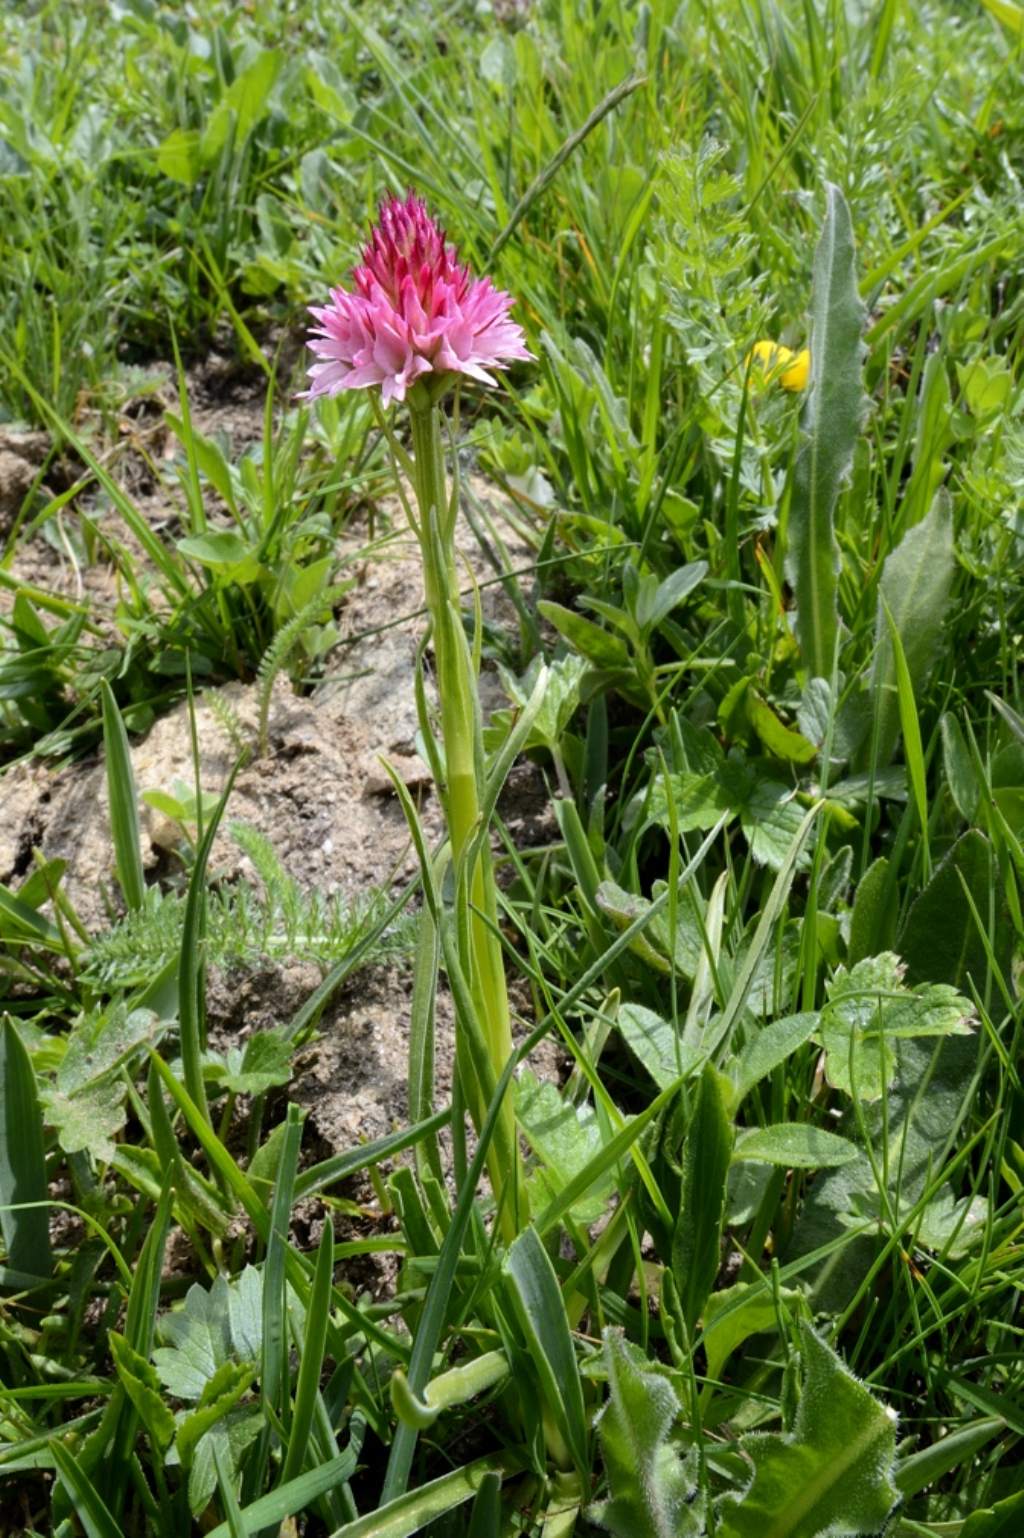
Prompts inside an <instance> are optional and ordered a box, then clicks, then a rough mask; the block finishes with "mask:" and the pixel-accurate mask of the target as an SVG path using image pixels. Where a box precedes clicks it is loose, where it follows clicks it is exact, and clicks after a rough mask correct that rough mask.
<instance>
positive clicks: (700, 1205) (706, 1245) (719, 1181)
mask: <svg viewBox="0 0 1024 1538" xmlns="http://www.w3.org/2000/svg"><path fill="white" fill-rule="evenodd" d="M731 1090H732V1086H731V1085H730V1084H729V1082H728V1080H727V1079H724V1078H723V1077H722V1075H721V1074H720V1073H718V1071H717V1069H715V1068H713V1067H712V1065H711V1064H710V1063H708V1064H707V1065H706V1066H705V1068H704V1072H703V1075H702V1076H701V1081H700V1085H699V1087H698V1090H697V1096H696V1104H695V1106H694V1110H693V1116H692V1117H691V1119H690V1125H689V1126H688V1128H687V1129H686V1142H685V1144H684V1146H683V1178H682V1189H681V1193H680V1196H681V1200H680V1206H679V1214H678V1217H677V1219H676V1226H675V1230H674V1232H673V1235H672V1270H673V1273H674V1275H675V1280H676V1287H677V1289H678V1293H679V1300H680V1303H681V1305H682V1310H683V1317H684V1319H685V1320H686V1327H687V1329H688V1330H689V1331H690V1332H691V1333H692V1332H693V1330H694V1328H695V1326H696V1324H697V1320H698V1319H699V1318H700V1315H701V1313H702V1312H703V1309H704V1304H705V1303H706V1302H707V1299H708V1296H709V1294H710V1292H711V1289H712V1287H713V1286H714V1284H715V1277H716V1276H717V1275H718V1268H719V1265H720V1264H721V1253H722V1224H723V1222H724V1219H725V1196H726V1183H727V1181H728V1177H729V1165H730V1163H731V1160H732V1145H733V1126H732V1118H731V1117H730V1115H729V1101H730V1099H731Z"/></svg>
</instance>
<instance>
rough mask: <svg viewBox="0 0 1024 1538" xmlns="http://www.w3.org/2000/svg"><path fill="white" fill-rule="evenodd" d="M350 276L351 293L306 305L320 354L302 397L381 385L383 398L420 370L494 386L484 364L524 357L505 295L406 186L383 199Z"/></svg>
mask: <svg viewBox="0 0 1024 1538" xmlns="http://www.w3.org/2000/svg"><path fill="white" fill-rule="evenodd" d="M352 279H353V282H354V284H355V291H354V292H350V291H348V290H347V289H343V288H334V289H331V293H330V303H329V304H328V305H325V306H324V307H322V308H311V309H310V314H311V315H312V316H313V318H314V320H315V321H316V323H317V324H316V325H315V326H314V328H313V331H312V334H311V336H310V341H309V346H310V348H311V349H312V351H313V352H314V353H315V354H316V356H317V359H318V360H319V361H318V362H317V363H315V364H314V365H313V367H312V368H311V369H310V370H309V377H310V381H311V383H310V388H309V389H308V390H307V391H306V392H305V395H306V397H307V398H308V399H315V398H316V397H317V396H318V395H337V394H339V393H340V391H342V390H359V389H365V388H370V387H373V386H376V385H379V386H380V388H381V394H382V397H383V399H384V402H385V404H387V403H388V402H389V401H392V400H398V401H400V400H404V399H405V393H406V391H407V390H408V389H409V388H410V386H412V385H413V384H415V382H416V380H417V379H419V378H421V377H422V376H424V375H435V376H445V375H454V374H468V375H469V376H470V377H471V378H473V379H478V380H480V381H481V383H483V384H494V382H495V381H494V378H493V376H492V375H491V374H490V373H488V372H487V371H488V369H494V368H504V367H505V366H506V365H507V364H508V363H510V362H512V361H513V360H514V359H517V358H529V357H531V354H530V353H529V352H528V351H527V349H526V345H525V343H524V340H523V332H522V327H520V326H518V325H517V324H516V323H515V321H513V320H510V319H509V315H508V312H509V310H510V309H511V307H512V303H513V301H512V298H511V296H510V295H509V294H506V293H503V292H502V291H501V290H500V289H496V288H495V287H494V285H493V283H492V282H491V280H490V278H474V277H473V276H472V274H471V273H470V271H469V268H468V267H465V266H463V265H462V264H461V263H460V262H459V259H458V253H457V252H456V250H455V247H454V246H450V245H448V243H447V241H446V239H445V235H444V231H443V230H442V229H441V228H440V227H439V226H438V225H437V224H436V223H435V222H434V220H433V219H432V218H431V217H430V215H429V214H428V213H427V210H426V207H425V205H424V203H423V202H422V200H421V199H420V198H418V197H416V196H415V195H414V194H413V193H410V194H409V196H408V197H407V198H406V199H405V200H404V201H402V200H400V199H398V198H390V199H388V200H387V201H386V202H385V203H383V204H382V205H381V210H380V216H379V218H378V221H377V224H376V225H375V227H374V229H373V230H372V232H371V235H370V239H369V242H368V243H367V245H366V247H365V249H364V251H363V260H362V264H361V265H360V266H358V267H357V268H356V269H355V271H354V272H353V274H352ZM439 382H440V381H439Z"/></svg>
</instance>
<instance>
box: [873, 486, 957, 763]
mask: <svg viewBox="0 0 1024 1538" xmlns="http://www.w3.org/2000/svg"><path fill="white" fill-rule="evenodd" d="M952 581H953V510H952V505H951V503H950V500H949V495H948V493H947V492H946V491H944V490H943V491H940V492H939V493H938V495H937V496H936V498H935V501H934V502H933V503H932V507H931V511H930V512H929V514H928V516H927V518H924V519H923V520H922V521H921V522H920V523H918V524H916V525H915V526H914V528H912V529H910V530H909V531H908V532H907V533H906V534H904V536H903V538H902V539H901V540H900V543H899V544H898V545H897V546H896V549H895V550H893V551H892V552H891V554H890V555H889V556H888V558H887V560H886V563H885V566H884V567H883V569H882V579H881V582H880V584H879V589H880V591H879V599H878V618H877V620H876V622H875V660H874V666H873V667H872V670H871V697H872V703H873V706H874V710H875V713H876V715H877V719H878V726H877V728H876V734H877V735H876V740H877V744H878V749H877V758H876V762H877V763H878V764H887V763H888V762H889V760H890V758H891V757H892V754H893V749H894V748H895V746H896V739H897V737H898V736H899V729H900V719H899V706H898V703H897V698H896V661H895V658H894V656H893V645H892V637H891V635H890V632H889V624H888V621H887V619H886V616H885V608H884V607H883V600H884V604H885V605H887V606H888V609H889V613H890V614H891V615H892V621H893V624H894V625H895V627H896V632H897V634H898V636H899V638H900V641H901V642H902V645H903V654H904V656H905V657H906V660H907V671H908V672H909V674H910V682H911V683H912V684H913V686H914V694H915V696H916V697H920V693H921V690H922V688H923V687H924V685H925V684H926V683H927V681H928V675H929V673H930V671H931V667H932V663H933V662H934V660H935V652H936V649H937V647H938V644H939V637H940V635H941V633H942V622H943V620H944V619H945V617H946V610H947V607H948V604H949V589H950V585H951V583H952ZM873 735H875V734H871V733H869V735H868V737H867V739H866V741H865V744H864V752H865V753H866V754H867V755H870V754H871V752H872V736H873Z"/></svg>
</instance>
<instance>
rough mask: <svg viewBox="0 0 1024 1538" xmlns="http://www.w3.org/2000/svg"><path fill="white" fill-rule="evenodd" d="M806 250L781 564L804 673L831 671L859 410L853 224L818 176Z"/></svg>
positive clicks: (860, 319) (834, 191)
mask: <svg viewBox="0 0 1024 1538" xmlns="http://www.w3.org/2000/svg"><path fill="white" fill-rule="evenodd" d="M826 198H827V203H826V212H825V223H824V226H823V228H822V232H821V239H820V241H819V242H818V248H817V251H816V252H815V255H814V291H813V296H812V312H811V342H810V347H811V383H810V388H809V390H808V395H807V406H806V410H805V414H804V420H803V442H802V443H801V446H800V450H799V452H798V454H797V460H796V466H795V469H794V472H793V491H792V496H791V499H790V506H789V525H788V541H789V549H788V554H787V570H788V573H789V579H790V582H791V584H792V587H793V591H794V593H795V594H796V601H797V624H796V630H797V638H798V640H799V642H800V650H801V652H802V654H803V659H804V664H805V666H806V667H807V670H808V672H809V673H810V675H811V677H817V678H831V677H832V662H833V654H834V652H835V645H836V637H837V634H838V628H839V615H838V610H837V603H836V575H837V570H838V548H837V545H836V539H835V533H834V530H833V523H832V519H833V513H834V510H835V505H836V500H837V498H838V496H839V491H840V488H841V486H842V484H843V482H844V481H845V479H846V477H847V475H848V474H849V470H850V465H851V462H852V459H853V450H854V445H855V443H856V441H857V435H858V433H859V431H860V425H861V416H862V412H863V392H862V386H861V359H862V356H863V351H864V349H863V346H862V344H861V330H862V328H863V323H864V307H863V305H862V304H861V301H860V297H859V295H858V293H857V279H856V272H855V267H854V245H853V226H852V223H851V220H850V210H849V209H848V208H847V206H846V200H845V199H844V197H843V195H842V193H841V192H840V190H839V188H838V187H836V186H833V184H832V183H831V182H828V183H826Z"/></svg>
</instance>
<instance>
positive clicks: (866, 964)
mask: <svg viewBox="0 0 1024 1538" xmlns="http://www.w3.org/2000/svg"><path fill="white" fill-rule="evenodd" d="M904 971H905V968H904V966H903V963H902V962H901V961H900V958H899V957H898V956H896V955H894V954H893V952H892V951H884V952H883V953H882V954H881V955H880V956H869V957H866V958H865V959H864V960H863V961H858V962H857V964H856V966H854V967H852V968H851V969H850V970H849V971H846V970H845V968H842V967H841V968H840V969H839V971H838V972H837V973H836V976H835V977H834V978H833V979H832V982H831V983H830V984H829V987H828V1001H827V1003H826V1004H825V1007H824V1008H823V1010H822V1011H821V1018H820V1021H819V1023H818V1030H817V1032H816V1035H817V1038H818V1040H819V1041H820V1042H821V1045H822V1046H823V1047H824V1049H825V1072H826V1075H827V1077H828V1081H829V1083H830V1084H834V1085H835V1087H836V1088H837V1089H843V1090H845V1091H846V1092H847V1094H853V1095H856V1096H857V1097H858V1099H860V1100H877V1099H879V1098H880V1096H881V1095H882V1094H883V1092H884V1090H885V1089H886V1088H887V1087H888V1085H890V1084H891V1083H892V1081H893V1078H894V1077H895V1073H896V1056H895V1048H894V1046H893V1043H894V1042H895V1041H896V1040H898V1039H900V1038H903V1037H912V1036H951V1035H957V1036H963V1035H969V1034H970V1031H971V1020H972V1018H973V1009H972V1006H971V1004H970V1002H969V1000H967V999H965V998H964V997H963V995H962V994H960V993H958V992H957V991H956V989H955V988H952V987H950V986H949V984H948V983H923V984H920V985H919V986H918V987H916V988H907V987H906V986H905V984H904V982H903V975H904Z"/></svg>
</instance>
